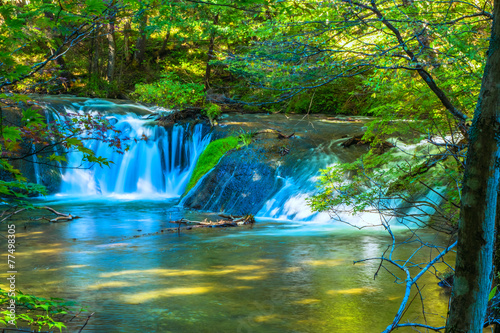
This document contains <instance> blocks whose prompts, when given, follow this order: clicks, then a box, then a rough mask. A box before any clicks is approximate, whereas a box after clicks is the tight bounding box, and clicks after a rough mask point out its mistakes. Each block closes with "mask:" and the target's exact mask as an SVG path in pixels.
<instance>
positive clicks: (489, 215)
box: [446, 0, 500, 333]
mask: <svg viewBox="0 0 500 333" xmlns="http://www.w3.org/2000/svg"><path fill="white" fill-rule="evenodd" d="M499 34H500V0H495V3H494V19H493V27H492V32H491V38H490V47H489V50H488V59H487V61H486V67H485V69H484V75H483V81H482V84H481V92H480V94H479V99H478V102H477V105H476V110H475V113H474V120H473V122H472V126H471V128H470V130H469V150H468V153H467V163H466V167H465V173H464V180H463V185H462V186H463V187H462V201H461V209H460V220H459V232H458V247H457V262H456V266H455V280H454V284H453V291H452V297H451V304H450V313H449V317H448V321H447V323H446V332H447V333H480V332H482V330H483V323H484V318H485V315H486V308H487V303H488V294H489V292H490V289H491V281H492V277H493V251H494V245H495V232H494V231H495V217H496V209H497V207H496V205H497V197H498V186H499V178H500V150H499V149H498V148H499V146H500V132H499V131H500V103H499V97H500V91H499V90H500V86H499V85H500V39H499V38H500V35H499Z"/></svg>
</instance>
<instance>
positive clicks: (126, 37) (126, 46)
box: [123, 21, 130, 63]
mask: <svg viewBox="0 0 500 333" xmlns="http://www.w3.org/2000/svg"><path fill="white" fill-rule="evenodd" d="M123 30H124V31H123V54H125V61H126V62H127V63H130V21H127V22H126V23H125V27H124V28H123Z"/></svg>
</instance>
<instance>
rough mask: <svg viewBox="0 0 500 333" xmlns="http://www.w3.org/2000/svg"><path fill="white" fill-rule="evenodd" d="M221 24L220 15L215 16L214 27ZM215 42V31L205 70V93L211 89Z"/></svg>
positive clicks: (211, 37) (212, 34) (209, 47)
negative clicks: (211, 62)
mask: <svg viewBox="0 0 500 333" xmlns="http://www.w3.org/2000/svg"><path fill="white" fill-rule="evenodd" d="M218 23H219V14H215V17H214V22H213V25H214V26H216V25H217V24H218ZM214 42H215V29H214V31H212V33H211V34H210V44H209V45H208V53H207V67H206V70H205V91H206V90H208V88H210V71H211V69H212V68H211V67H212V66H210V60H212V58H213V57H214Z"/></svg>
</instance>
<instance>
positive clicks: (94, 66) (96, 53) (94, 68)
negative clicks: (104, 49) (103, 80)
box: [90, 30, 101, 77]
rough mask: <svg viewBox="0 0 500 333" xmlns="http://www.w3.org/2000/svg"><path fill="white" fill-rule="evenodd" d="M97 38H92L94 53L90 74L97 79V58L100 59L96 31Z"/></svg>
mask: <svg viewBox="0 0 500 333" xmlns="http://www.w3.org/2000/svg"><path fill="white" fill-rule="evenodd" d="M96 34H97V37H96V38H94V41H93V44H94V52H93V54H92V65H91V71H90V72H91V73H92V75H95V76H96V77H99V76H100V74H99V57H100V52H99V48H100V46H101V45H100V43H99V30H97V33H96Z"/></svg>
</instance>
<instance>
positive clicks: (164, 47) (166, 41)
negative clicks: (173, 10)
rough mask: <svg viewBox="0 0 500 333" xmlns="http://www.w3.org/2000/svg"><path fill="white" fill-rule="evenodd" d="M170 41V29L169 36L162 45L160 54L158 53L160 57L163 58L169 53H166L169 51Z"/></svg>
mask: <svg viewBox="0 0 500 333" xmlns="http://www.w3.org/2000/svg"><path fill="white" fill-rule="evenodd" d="M169 39H170V28H169V29H168V31H167V35H166V36H165V39H164V40H163V43H162V44H161V49H160V52H158V54H159V55H160V57H163V56H164V55H165V54H166V53H167V52H166V51H167V44H168V40H169Z"/></svg>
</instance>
